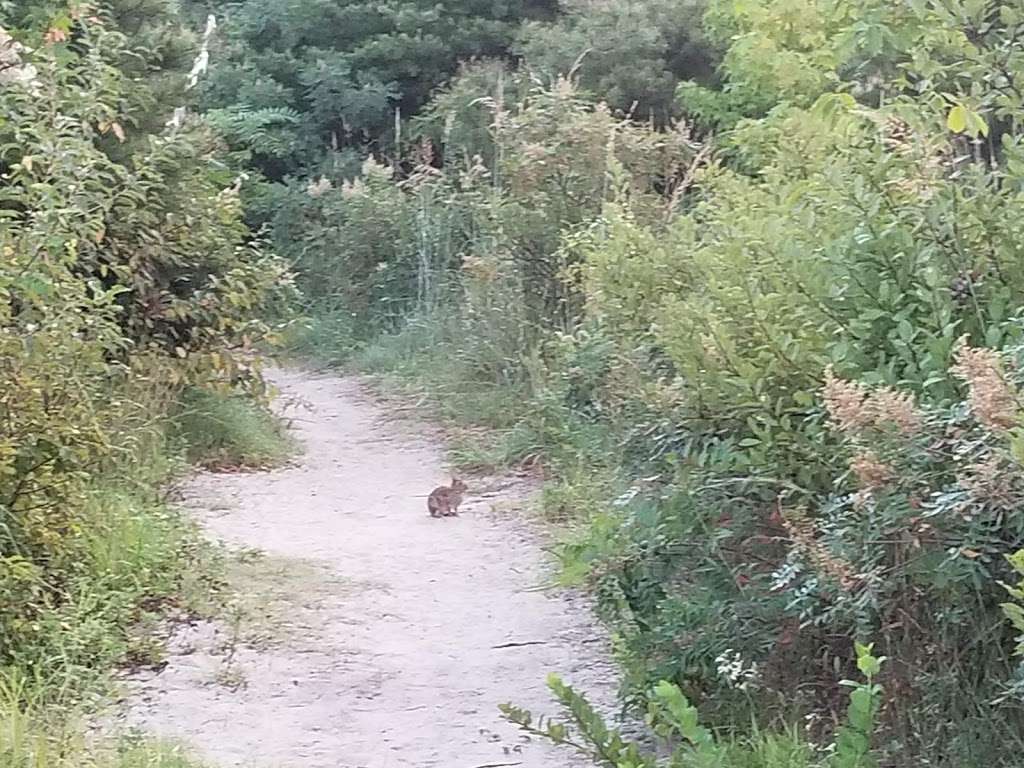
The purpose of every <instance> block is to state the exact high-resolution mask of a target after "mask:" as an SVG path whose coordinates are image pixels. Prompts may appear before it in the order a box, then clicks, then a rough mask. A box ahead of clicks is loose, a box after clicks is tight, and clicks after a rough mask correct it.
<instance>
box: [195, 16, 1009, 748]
mask: <svg viewBox="0 0 1024 768" xmlns="http://www.w3.org/2000/svg"><path fill="white" fill-rule="evenodd" d="M591 11H593V12H592V13H591ZM698 17H701V18H702V26H701V28H699V29H698V27H697V22H696V19H697V18H698ZM1022 23H1024V15H1022V14H1021V11H1020V9H1018V8H1016V6H1014V5H1013V4H1008V3H999V2H994V1H992V0H945V1H944V2H939V1H938V0H915V2H910V3H899V4H894V3H885V2H870V3H848V2H842V1H841V0H796V1H795V0H771V1H769V2H757V3H746V2H741V3H736V2H718V1H717V0H713V1H712V2H710V3H709V4H708V5H707V6H706V8H704V7H702V8H699V9H698V8H696V7H695V6H694V5H693V4H690V3H665V4H662V3H660V2H643V3H631V2H622V3H600V4H597V5H596V6H594V7H591V6H589V5H588V6H587V7H586V8H585V9H584V8H583V7H582V6H581V7H580V8H579V9H577V8H576V7H575V6H571V7H568V8H565V9H563V13H562V15H560V16H559V17H558V18H556V19H554V20H551V21H543V20H537V21H532V22H529V23H527V24H525V25H523V26H522V28H521V30H520V31H519V33H518V37H517V40H516V43H515V50H516V51H517V52H519V53H520V54H522V56H523V58H522V59H521V60H519V61H509V60H507V59H505V60H502V61H485V62H476V63H472V64H467V65H466V66H464V67H462V68H461V69H460V70H459V71H458V73H457V74H456V75H455V76H454V77H453V78H452V79H451V80H449V81H448V82H447V83H446V84H445V85H444V87H443V88H441V89H439V90H437V91H436V92H435V94H434V97H433V100H432V101H430V102H429V103H427V104H426V105H425V106H424V107H423V109H422V110H421V111H420V113H419V115H418V116H417V117H416V118H415V119H414V120H412V122H411V126H412V129H411V130H410V131H409V135H410V136H412V137H415V138H416V143H415V144H412V145H411V146H409V145H401V146H399V149H405V152H404V154H403V155H402V156H401V157H400V158H395V157H394V155H393V154H391V153H392V152H393V150H390V149H389V150H388V153H387V154H388V156H387V157H381V156H379V155H378V157H377V158H376V159H373V158H370V159H368V160H366V162H365V164H363V166H362V170H361V171H360V172H359V173H357V174H355V177H352V176H350V175H348V174H350V173H353V172H352V171H346V172H342V173H340V174H339V173H338V172H337V170H338V169H337V168H336V169H335V172H332V171H330V170H325V169H324V168H309V176H308V178H306V179H305V180H304V181H302V182H301V183H291V184H289V185H282V186H269V187H268V186H263V187H260V188H259V189H258V190H254V191H253V193H252V195H251V199H250V204H251V206H252V208H251V210H257V211H263V212H266V213H265V216H264V218H265V219H266V220H269V221H271V222H272V225H273V231H274V233H275V235H274V236H275V239H276V240H277V241H278V242H280V243H281V247H282V250H283V252H284V253H286V254H287V255H288V256H289V257H290V258H291V259H292V260H293V261H294V263H295V264H296V265H297V266H298V268H299V271H300V273H301V274H303V275H305V276H307V277H306V279H307V280H308V282H307V283H306V284H307V285H309V287H310V298H311V299H313V301H314V303H313V305H312V308H313V311H314V314H315V323H314V327H313V331H312V333H311V334H310V335H309V336H308V337H307V338H306V339H305V342H306V343H307V344H308V345H309V347H308V348H310V349H314V350H318V351H320V352H325V351H326V352H327V353H328V354H329V355H331V356H332V357H334V358H337V357H339V356H341V355H343V354H344V353H346V352H348V353H351V352H352V351H356V352H357V353H358V357H357V360H358V361H359V362H360V363H361V364H362V365H363V366H365V367H368V368H370V369H374V370H386V371H392V372H399V373H406V374H411V375H412V376H413V377H414V378H415V380H416V381H418V382H420V383H421V384H423V385H425V386H427V387H428V388H429V389H430V390H431V391H433V392H434V393H435V394H437V395H438V396H439V397H440V398H441V400H442V405H444V404H445V403H446V402H447V403H449V404H450V405H449V406H446V407H447V412H448V413H450V414H451V415H452V416H453V417H455V418H457V419H460V420H461V421H463V422H470V423H472V422H485V423H489V424H491V425H492V426H494V427H496V428H498V429H500V430H503V439H502V440H501V441H500V442H499V443H497V444H492V445H490V446H485V447H484V448H481V447H480V445H479V443H477V444H475V445H474V444H471V443H470V444H465V445H462V446H460V449H459V451H460V453H459V455H460V456H461V457H462V458H463V460H465V461H467V462H470V463H478V464H479V463H486V462H487V461H495V460H515V459H529V460H531V461H535V460H537V459H538V457H540V458H541V460H542V461H543V463H544V464H545V466H546V467H547V469H548V470H549V472H550V474H551V479H550V482H549V484H548V487H547V489H546V491H545V503H546V508H547V511H548V513H549V514H551V515H552V516H553V517H557V518H558V519H560V520H563V521H566V522H568V523H569V524H570V525H571V527H572V528H573V534H572V535H571V537H570V541H569V543H568V544H567V545H566V547H565V548H564V550H563V558H564V560H565V564H566V572H567V574H569V575H576V576H583V577H585V578H587V579H589V580H590V582H591V584H592V585H593V586H594V588H595V589H596V591H597V594H598V595H599V597H600V601H601V605H602V609H603V611H604V613H605V616H606V618H607V619H608V621H609V623H610V624H611V626H612V627H613V628H614V629H615V631H616V633H617V637H618V648H619V651H620V656H621V660H622V662H623V665H624V669H625V671H626V685H625V689H624V695H625V697H626V700H627V701H628V702H631V703H634V704H638V705H642V704H644V703H645V702H646V700H647V699H648V696H649V692H650V690H651V688H652V686H653V685H655V684H656V683H658V682H659V681H666V680H667V681H670V682H671V683H672V684H674V685H677V686H679V688H680V690H682V691H683V692H685V695H686V696H687V697H688V698H689V699H691V700H693V701H694V702H696V703H697V704H698V705H699V706H700V709H701V712H702V714H703V715H704V716H705V717H706V718H708V721H709V723H710V724H711V725H713V726H714V727H718V728H725V729H740V730H742V729H743V728H744V727H745V725H746V724H748V723H750V722H751V719H753V720H755V721H760V722H762V723H767V722H779V721H782V722H787V723H792V722H800V723H802V724H803V727H805V728H806V730H807V733H808V735H809V736H810V737H811V738H813V739H827V734H828V733H829V732H830V730H831V723H832V722H834V719H835V715H836V713H837V711H839V710H840V709H841V708H842V706H843V704H842V702H843V698H842V697H841V696H840V695H839V694H838V693H837V692H838V691H839V690H840V689H839V688H838V683H839V681H840V680H841V679H842V678H846V677H852V676H854V670H855V666H856V658H855V655H854V652H853V647H854V646H853V641H854V640H859V641H861V642H869V641H873V642H875V643H876V647H877V648H878V649H880V652H882V653H884V654H885V655H886V656H887V657H888V658H889V662H888V663H887V665H886V667H885V670H884V671H883V672H882V673H881V675H880V682H881V683H882V684H883V686H884V690H885V697H884V703H883V706H882V710H881V712H880V713H879V727H880V730H881V740H880V742H879V745H878V747H877V750H876V751H877V754H878V755H879V756H880V758H881V759H882V760H883V761H884V763H885V764H891V765H908V766H909V765H915V766H916V765H922V764H927V765H942V766H964V765H980V764H982V763H985V764H992V765H1013V764H1014V763H1015V760H1016V755H1017V754H1018V753H1019V748H1020V745H1019V744H1018V743H1017V742H1018V739H1017V737H1016V736H1015V734H1018V733H1019V732H1020V726H1021V716H1020V712H1021V700H1020V695H1021V694H1020V690H1021V684H1020V669H1019V667H1018V663H1017V660H1016V659H1015V657H1014V655H1013V651H1014V647H1015V643H1014V631H1013V628H1012V626H1011V625H1010V624H1009V623H1008V622H1006V621H1005V618H1004V616H1003V611H1004V610H1006V611H1009V612H1010V613H1011V614H1013V607H1012V606H1013V603H1007V602H1006V600H1007V594H1006V592H1005V590H1004V588H1003V587H1002V586H1001V583H1000V582H1001V581H1007V582H1009V581H1015V580H1016V579H1014V578H1013V573H1014V571H1013V569H1012V567H1011V565H1010V564H1009V562H1008V561H1007V559H1006V556H1008V555H1011V554H1012V553H1013V552H1014V551H1016V550H1017V549H1019V548H1020V547H1021V545H1022V543H1024V528H1022V522H1024V521H1022V520H1021V518H1020V514H1019V509H1020V504H1019V502H1020V493H1021V490H1022V488H1024V486H1022V480H1024V477H1022V473H1021V466H1020V462H1021V457H1022V453H1021V444H1020V440H1021V435H1020V432H1019V429H1020V428H1019V423H1020V421H1019V405H1020V399H1019V386H1020V378H1021V371H1022V363H1021V352H1020V349H1021V344H1022V342H1024V339H1022V325H1021V319H1020V317H1019V312H1020V309H1021V307H1022V292H1024V273H1022V272H1021V268H1020V265H1021V264H1022V263H1024V261H1022V258H1021V255H1022V254H1021V253H1020V252H1019V248H1020V246H1019V243H1020V242H1021V236H1020V232H1018V229H1019V227H1020V221H1021V219H1022V217H1021V216H1020V207H1021V189H1022V182H1024V178H1022V175H1021V174H1022V173H1024V157H1022V155H1021V151H1022V149H1021V139H1022V133H1021V125H1020V114H1021V97H1022V92H1021V90H1020V80H1021V78H1022V77H1024V69H1022V67H1024V48H1022V42H1021V39H1022V38H1021V35H1020V32H1021V25H1022ZM613 27H614V28H615V29H617V30H618V29H626V30H629V33H628V34H622V35H620V36H619V37H615V36H614V35H611V34H609V33H608V32H607V30H608V29H611V28H613ZM618 46H621V47H618ZM580 49H582V50H580ZM588 49H589V50H588ZM585 51H586V53H585V55H581V54H584V52H585ZM674 53H678V54H679V57H678V58H672V55H673V54H674ZM719 57H720V58H719ZM719 61H720V64H719V66H717V68H716V67H715V63H716V62H719ZM634 65H635V66H634ZM713 68H714V69H715V74H714V76H711V75H710V74H709V73H710V72H711V70H712V69H713ZM570 70H571V71H570ZM558 75H563V76H562V77H559V76H558ZM672 91H674V96H675V98H674V101H673V100H672V99H669V98H668V97H667V95H666V94H667V93H669V92H672ZM602 102H607V103H608V104H609V105H610V106H606V105H605V104H604V103H602ZM634 103H635V104H636V105H637V106H636V107H634ZM631 109H632V110H634V111H633V112H632V116H631V114H630V110H631ZM679 115H682V116H683V117H684V122H682V123H677V122H674V121H673V119H674V118H675V117H677V116H679ZM637 118H642V119H637ZM649 118H653V119H649ZM213 119H214V120H215V121H216V120H217V119H219V116H218V115H217V114H216V113H215V114H214V115H213ZM371 146H372V145H371ZM378 149H380V146H379V145H378ZM423 349H426V350H428V351H427V352H422V351H420V350H423ZM360 350H362V351H360ZM1001 605H1003V606H1004V607H1003V608H1001ZM1007 605H1008V606H1010V607H1005V606H1007ZM1014 615H1016V616H1017V618H1018V619H1019V614H1014ZM736 665H739V666H738V667H737V666H736ZM736 668H738V669H741V670H745V672H744V674H747V673H749V674H747V677H745V678H744V680H746V684H744V685H743V686H742V687H740V686H738V685H736V680H735V679H733V678H732V677H730V674H729V673H728V670H733V671H735V669H736ZM723 670H725V672H723ZM754 670H756V672H754ZM733 677H734V676H733ZM851 764H852V763H851ZM865 764H867V763H865Z"/></svg>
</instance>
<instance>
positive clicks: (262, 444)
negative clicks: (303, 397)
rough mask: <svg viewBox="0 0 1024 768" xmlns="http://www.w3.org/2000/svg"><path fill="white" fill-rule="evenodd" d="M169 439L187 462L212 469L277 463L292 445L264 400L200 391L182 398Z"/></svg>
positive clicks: (173, 420) (257, 466)
mask: <svg viewBox="0 0 1024 768" xmlns="http://www.w3.org/2000/svg"><path fill="white" fill-rule="evenodd" d="M170 440H171V444H172V445H173V446H176V447H177V448H178V449H179V450H181V451H183V453H184V456H185V458H186V459H187V460H188V462H189V463H191V464H197V465H199V466H203V467H207V468H211V469H224V468H235V467H249V468H261V467H269V466H273V465H275V464H278V463H280V462H281V461H283V460H284V459H285V458H287V457H288V455H289V454H290V453H291V452H292V449H293V447H294V446H293V445H292V442H291V440H290V439H289V437H288V434H287V432H286V431H285V430H284V427H283V425H282V424H281V423H280V421H278V419H277V418H276V417H275V416H274V414H272V413H271V412H270V411H269V410H268V409H267V408H265V407H264V406H262V405H261V404H259V403H256V402H255V401H253V400H252V399H251V398H247V397H243V396H239V395H222V394H217V393H212V392H206V391H203V390H198V389H195V390H190V391H188V392H186V393H185V394H184V396H183V397H182V398H181V401H180V406H179V408H178V409H177V412H176V413H175V415H174V416H173V418H172V420H171V428H170Z"/></svg>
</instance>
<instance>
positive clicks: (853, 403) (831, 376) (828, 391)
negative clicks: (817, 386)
mask: <svg viewBox="0 0 1024 768" xmlns="http://www.w3.org/2000/svg"><path fill="white" fill-rule="evenodd" d="M822 397H823V399H824V401H825V408H826V409H827V410H828V414H829V416H831V417H832V421H834V422H835V424H836V426H837V427H839V429H840V430H841V431H843V432H856V431H859V430H860V429H863V428H864V427H866V426H868V425H869V424H870V421H869V420H868V419H866V418H865V417H866V416H867V412H866V411H865V409H864V401H865V400H866V399H867V390H866V388H865V387H864V385H863V384H860V383H858V382H855V381H846V380H844V379H837V378H836V376H835V373H834V371H833V370H832V366H831V365H830V366H829V367H828V368H826V369H825V386H824V388H823V390H822Z"/></svg>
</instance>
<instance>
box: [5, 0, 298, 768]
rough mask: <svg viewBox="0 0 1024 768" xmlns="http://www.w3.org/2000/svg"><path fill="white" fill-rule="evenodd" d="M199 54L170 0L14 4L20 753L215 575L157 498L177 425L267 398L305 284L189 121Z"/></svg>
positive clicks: (10, 177)
mask: <svg viewBox="0 0 1024 768" xmlns="http://www.w3.org/2000/svg"><path fill="white" fill-rule="evenodd" d="M198 52H199V39H198V36H196V35H194V34H192V33H190V32H188V31H187V30H186V28H185V27H184V26H182V22H181V20H180V19H179V18H178V17H177V16H176V14H175V11H174V6H173V5H171V4H169V3H166V2H163V1H162V0H160V1H154V2H144V3H141V4H140V3H137V2H124V3H110V4H104V5H98V4H91V3H77V2H76V3H72V4H66V3H45V2H40V3H34V2H33V3H13V4H12V3H0V58H2V60H3V68H2V72H0V79H2V91H0V254H2V258H0V424H2V426H0V595H2V596H3V597H2V599H0V756H2V759H3V760H5V761H6V760H10V761H12V762H5V763H4V764H10V765H16V764H17V765H28V764H29V757H28V752H26V753H25V754H22V753H21V751H20V750H21V749H25V750H29V751H31V750H35V749H37V747H31V750H30V748H29V746H28V744H29V737H28V735H26V734H24V733H22V731H23V729H25V728H28V727H30V726H29V725H26V723H28V719H29V718H30V717H34V716H35V715H36V714H42V715H47V716H52V715H54V713H55V712H56V711H57V709H58V708H59V706H58V705H60V704H64V703H67V702H66V701H65V700H66V699H67V697H73V696H75V694H77V693H80V692H81V691H82V690H83V689H84V688H87V687H88V684H89V683H90V682H91V681H92V680H94V679H95V678H96V676H97V674H98V673H102V671H103V670H104V669H105V668H107V667H108V666H109V665H111V664H113V663H115V662H118V661H122V662H123V661H134V662H141V661H144V660H145V659H146V657H147V656H148V651H147V650H146V643H147V641H146V640H145V639H144V637H143V636H142V635H141V634H139V633H137V632H136V631H135V630H134V629H133V628H137V627H138V625H139V624H140V622H142V620H143V619H144V618H145V616H146V615H148V614H149V613H152V612H153V611H156V610H159V607H160V606H161V605H162V604H164V603H165V602H173V601H175V600H185V596H186V593H189V592H190V591H191V592H192V593H194V594H196V595H198V594H199V593H200V592H201V591H202V590H201V589H200V585H199V583H198V582H200V581H201V580H202V578H203V571H202V569H201V568H200V567H199V566H198V562H199V560H200V558H201V550H200V548H198V546H197V542H198V537H197V536H196V535H195V534H194V533H193V531H192V530H191V528H190V526H189V525H188V524H186V523H185V522H183V521H182V520H180V519H178V518H177V517H175V516H174V515H172V514H171V513H169V512H168V511H167V510H166V509H164V508H163V507H162V506H161V504H160V503H159V500H158V499H157V498H156V494H155V493H154V487H155V484H156V483H159V482H161V481H162V480H163V479H165V477H166V475H167V472H168V470H169V467H170V465H171V459H170V458H168V455H169V451H168V447H167V445H166V441H165V439H164V438H165V433H166V430H165V422H166V420H167V418H168V416H169V414H170V413H171V412H172V411H173V410H174V409H175V408H176V402H177V401H178V397H179V394H180V393H181V392H182V391H183V390H184V389H185V388H186V387H189V386H193V387H204V388H207V389H209V390H213V391H222V392H223V391H238V392H247V393H250V394H254V395H259V394H261V392H262V383H261V380H260V377H259V371H258V361H257V360H256V359H255V356H254V354H253V352H254V350H255V349H256V346H257V345H259V344H261V343H262V342H264V341H267V340H268V339H270V338H271V337H272V331H273V329H272V327H271V326H270V325H268V323H267V322H266V321H264V320H263V319H260V318H264V317H269V318H273V317H274V310H275V307H278V306H282V304H281V303H282V302H284V301H290V300H291V298H292V295H291V277H290V274H289V273H288V271H287V270H286V269H285V268H284V266H283V264H282V262H280V261H279V260H277V259H275V258H273V257H271V256H270V255H268V254H267V253H266V252H264V251H263V250H262V249H261V246H260V243H259V242H258V241H257V240H255V239H253V237H252V235H251V233H250V232H249V230H248V229H247V228H246V226H245V225H244V223H243V220H242V208H241V204H240V201H239V196H238V192H237V189H236V188H233V182H234V180H235V175H236V174H235V173H234V172H232V171H228V170H226V169H225V167H224V164H223V162H221V160H220V155H221V152H222V150H221V149H220V147H219V144H218V139H217V138H216V136H215V135H214V134H213V133H212V132H211V131H210V129H209V128H208V127H206V126H205V124H203V123H202V122H201V121H198V120H195V119H187V120H184V121H180V120H179V121H177V122H174V121H171V120H170V118H171V116H172V114H173V113H174V111H175V110H176V109H177V108H178V107H180V106H184V105H185V103H186V85H187V82H188V75H189V70H190V67H192V64H193V60H194V59H195V57H196V55H197V54H198ZM180 114H181V113H180V112H179V115H180ZM192 587H195V589H194V590H193V589H192ZM182 605H183V607H185V604H184V603H182ZM18 734H22V735H21V736H18ZM8 737H9V738H11V739H13V741H8ZM38 749H39V750H43V749H44V743H43V742H41V743H40V745H38ZM54 749H57V750H60V749H63V747H58V746H54ZM23 759H24V761H25V762H21V760H23ZM43 759H44V758H43V756H42V753H39V754H37V755H34V756H33V757H32V761H33V762H32V764H42V763H39V762H36V761H37V760H43ZM69 759H70V758H69ZM83 759H84V758H83Z"/></svg>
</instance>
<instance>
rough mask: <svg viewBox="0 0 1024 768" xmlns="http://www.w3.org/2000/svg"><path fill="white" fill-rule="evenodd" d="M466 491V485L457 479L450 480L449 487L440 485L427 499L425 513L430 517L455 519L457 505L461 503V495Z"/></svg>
mask: <svg viewBox="0 0 1024 768" xmlns="http://www.w3.org/2000/svg"><path fill="white" fill-rule="evenodd" d="M465 490H466V484H465V483H464V482H462V481H461V480H459V479H458V478H457V477H453V478H452V484H451V485H442V486H441V487H440V488H435V489H434V490H432V491H431V492H430V496H428V497H427V511H428V512H430V516H431V517H456V516H458V514H459V505H460V504H461V503H462V494H463V492H465Z"/></svg>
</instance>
